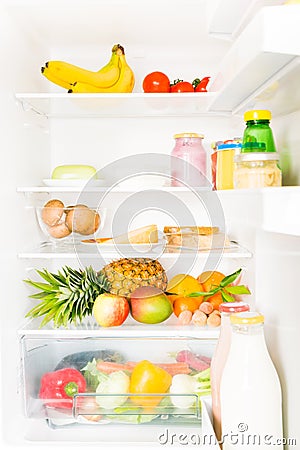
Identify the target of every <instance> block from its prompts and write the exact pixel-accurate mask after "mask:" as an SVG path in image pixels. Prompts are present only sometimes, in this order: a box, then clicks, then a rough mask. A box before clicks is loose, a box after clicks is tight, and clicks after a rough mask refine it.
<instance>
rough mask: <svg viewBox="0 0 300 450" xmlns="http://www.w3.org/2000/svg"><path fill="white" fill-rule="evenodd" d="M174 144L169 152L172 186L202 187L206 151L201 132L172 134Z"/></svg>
mask: <svg viewBox="0 0 300 450" xmlns="http://www.w3.org/2000/svg"><path fill="white" fill-rule="evenodd" d="M174 139H175V146H174V148H173V150H172V153H171V156H172V158H171V176H172V186H184V185H188V186H192V187H204V186H208V185H209V183H208V181H207V179H206V151H205V149H204V147H203V144H202V141H203V139H204V135H203V134H198V133H180V134H175V135H174Z"/></svg>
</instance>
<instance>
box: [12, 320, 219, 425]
mask: <svg viewBox="0 0 300 450" xmlns="http://www.w3.org/2000/svg"><path fill="white" fill-rule="evenodd" d="M49 327H50V328H49ZM49 327H48V329H43V330H42V332H40V334H39V335H37V334H36V333H35V332H34V325H32V327H30V326H28V327H27V328H26V329H22V330H19V335H20V347H21V357H22V391H23V398H24V407H25V414H26V416H27V417H30V418H35V419H47V422H48V424H49V425H50V426H51V427H60V428H63V427H66V426H70V424H72V425H73V426H77V427H80V426H85V427H86V426H89V425H90V426H97V425H98V426H105V425H106V424H116V423H118V422H122V424H123V426H125V425H128V426H132V424H135V425H138V426H142V424H145V423H153V424H156V425H163V426H164V427H165V426H166V425H170V426H172V425H173V426H176V425H177V426H178V424H179V423H180V425H184V424H189V425H190V426H192V425H194V426H196V427H199V426H200V425H201V405H200V400H201V398H202V396H207V395H209V394H210V374H209V367H210V359H211V355H212V353H213V351H214V348H215V343H216V338H213V337H211V338H209V337H205V338H204V337H202V338H196V337H188V338H186V337H175V338H174V337H169V338H168V337H165V336H164V337H146V336H145V335H142V337H139V338H137V337H133V336H130V337H126V336H124V335H123V336H120V335H119V336H118V334H119V330H118V331H117V332H115V333H114V331H111V332H110V335H111V336H109V337H108V336H107V335H106V336H105V335H103V333H101V329H100V328H99V327H96V325H95V324H93V323H91V322H90V323H89V324H88V323H86V324H82V325H81V327H80V329H79V330H78V329H76V330H73V332H72V331H70V330H68V331H67V330H64V329H56V330H55V333H53V330H52V329H51V326H50V325H49ZM137 364H140V367H139V371H138V372H139V373H138V374H137V373H136V372H137V371H135V374H134V373H133V371H134V368H135V367H136V365H137ZM153 365H154V366H155V367H154V368H153ZM141 366H142V367H141ZM158 368H160V369H162V370H163V372H161V371H160V369H158ZM70 369H71V370H70ZM74 370H75V371H79V372H80V374H81V375H80V374H78V373H75V379H74V380H72V377H73V376H74V372H73V371H74ZM57 371H62V372H60V373H56V374H55V372H57ZM120 372H122V373H121V374H120ZM143 372H144V373H145V374H146V375H147V377H148V378H145V381H144V380H143V379H142V377H143ZM165 372H167V374H166V373H165ZM116 374H117V375H116ZM177 374H183V375H184V377H183V378H185V377H186V376H187V375H189V374H191V375H196V376H197V374H199V382H196V379H195V378H191V381H192V380H194V384H195V389H196V388H197V386H199V388H200V390H199V391H198V393H199V396H198V395H197V394H196V392H195V391H194V389H193V386H191V387H189V386H187V383H185V384H184V383H183V384H182V385H180V384H179V385H178V383H176V386H175V383H173V380H174V377H175V376H176V375H177ZM111 375H112V377H111ZM82 376H83V377H84V378H85V383H84V381H83V382H82ZM68 377H70V382H72V381H76V380H78V379H79V380H80V379H81V382H80V389H78V392H77V393H75V395H74V394H73V395H72V396H71V393H70V396H69V397H66V395H65V394H64V392H63V393H62V396H61V398H60V396H59V395H60V392H61V391H62V390H63V386H62V385H63V384H64V383H66V382H68V381H69V380H68ZM161 377H164V378H165V379H166V381H167V383H165V382H164V383H162V382H161V379H160V378H161ZM201 377H203V380H201ZM176 378H178V377H176ZM179 378H180V377H179ZM188 378H189V377H188ZM60 380H61V382H62V385H61V384H60V383H59V382H60ZM147 380H148V381H147ZM174 381H176V379H175V380H174ZM178 381H179V380H178ZM47 383H48V385H47ZM172 385H173V387H172ZM175 388H176V389H175ZM137 392H138V394H137ZM110 429H111V428H110Z"/></svg>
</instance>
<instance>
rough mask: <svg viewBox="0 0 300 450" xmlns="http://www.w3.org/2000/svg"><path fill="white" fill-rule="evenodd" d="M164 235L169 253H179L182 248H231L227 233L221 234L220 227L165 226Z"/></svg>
mask: <svg viewBox="0 0 300 450" xmlns="http://www.w3.org/2000/svg"><path fill="white" fill-rule="evenodd" d="M164 233H165V236H166V239H167V248H168V249H169V251H178V249H179V248H181V247H188V248H191V249H194V248H195V249H198V250H210V249H214V248H220V249H222V248H225V247H229V246H230V241H229V239H228V237H227V236H226V234H225V233H222V232H220V231H219V228H218V227H201V226H200V227H198V226H191V227H188V226H186V227H173V226H165V227H164Z"/></svg>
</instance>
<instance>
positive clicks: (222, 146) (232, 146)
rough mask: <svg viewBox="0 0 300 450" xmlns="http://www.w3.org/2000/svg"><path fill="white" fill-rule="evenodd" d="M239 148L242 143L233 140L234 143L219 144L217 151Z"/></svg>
mask: <svg viewBox="0 0 300 450" xmlns="http://www.w3.org/2000/svg"><path fill="white" fill-rule="evenodd" d="M237 148H242V144H236V143H235V142H233V143H232V144H220V145H218V146H217V151H219V150H230V149H233V150H235V149H237Z"/></svg>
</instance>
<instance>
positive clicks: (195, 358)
mask: <svg viewBox="0 0 300 450" xmlns="http://www.w3.org/2000/svg"><path fill="white" fill-rule="evenodd" d="M176 361H177V362H186V363H187V364H188V365H189V366H190V367H191V368H192V369H194V370H198V371H199V372H201V371H202V370H205V369H208V368H209V367H210V361H211V359H210V358H208V357H207V356H200V355H196V354H195V353H192V352H190V351H189V350H182V351H180V352H178V353H177V355H176Z"/></svg>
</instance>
